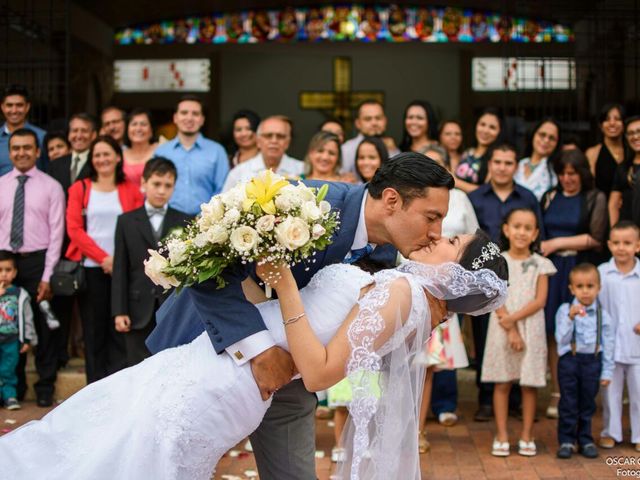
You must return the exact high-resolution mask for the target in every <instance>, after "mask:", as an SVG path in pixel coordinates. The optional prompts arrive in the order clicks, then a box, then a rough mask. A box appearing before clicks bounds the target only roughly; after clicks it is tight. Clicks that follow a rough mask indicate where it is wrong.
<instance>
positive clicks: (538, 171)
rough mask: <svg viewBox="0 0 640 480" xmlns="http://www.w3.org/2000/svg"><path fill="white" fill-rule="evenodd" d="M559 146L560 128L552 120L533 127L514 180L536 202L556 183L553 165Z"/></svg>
mask: <svg viewBox="0 0 640 480" xmlns="http://www.w3.org/2000/svg"><path fill="white" fill-rule="evenodd" d="M560 145H561V142H560V126H559V125H558V123H557V122H556V121H555V120H554V119H553V118H545V119H543V120H541V121H540V122H538V123H537V124H536V125H535V126H534V127H533V130H532V134H531V137H530V141H529V142H528V144H527V148H526V150H525V158H523V159H522V160H520V162H519V163H518V169H517V170H516V174H515V177H514V180H515V181H516V182H517V183H519V184H520V185H522V186H523V187H526V188H528V189H529V190H531V191H532V192H533V193H534V195H535V196H536V198H537V199H538V200H540V199H541V198H542V195H544V193H545V192H546V191H547V190H549V189H550V188H552V187H555V186H556V185H557V183H558V177H556V174H555V173H554V171H553V164H554V162H555V159H556V157H557V155H558V153H559V152H560Z"/></svg>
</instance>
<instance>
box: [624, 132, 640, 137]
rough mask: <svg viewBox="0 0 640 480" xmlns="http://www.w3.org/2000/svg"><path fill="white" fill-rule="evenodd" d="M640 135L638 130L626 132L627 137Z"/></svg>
mask: <svg viewBox="0 0 640 480" xmlns="http://www.w3.org/2000/svg"><path fill="white" fill-rule="evenodd" d="M633 137H640V130H629V131H628V132H627V138H633Z"/></svg>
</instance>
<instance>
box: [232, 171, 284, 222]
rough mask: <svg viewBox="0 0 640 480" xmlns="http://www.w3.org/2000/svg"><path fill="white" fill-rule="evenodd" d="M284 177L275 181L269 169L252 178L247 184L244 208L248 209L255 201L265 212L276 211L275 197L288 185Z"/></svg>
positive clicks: (271, 212)
mask: <svg viewBox="0 0 640 480" xmlns="http://www.w3.org/2000/svg"><path fill="white" fill-rule="evenodd" d="M288 184H289V182H287V181H286V180H284V179H281V180H278V181H274V178H273V173H272V172H271V170H267V171H266V172H264V173H263V174H261V175H259V176H256V177H254V178H252V179H251V181H250V182H249V183H248V184H247V187H246V192H247V199H246V200H245V201H244V203H243V205H242V208H243V209H244V210H245V211H248V210H249V209H250V208H251V207H252V206H253V204H254V203H257V204H258V205H260V208H261V209H262V211H263V212H265V213H268V214H271V215H273V214H275V213H276V205H275V203H274V202H273V199H274V197H275V196H276V194H277V193H278V192H279V191H280V189H281V188H282V187H284V186H286V185H288Z"/></svg>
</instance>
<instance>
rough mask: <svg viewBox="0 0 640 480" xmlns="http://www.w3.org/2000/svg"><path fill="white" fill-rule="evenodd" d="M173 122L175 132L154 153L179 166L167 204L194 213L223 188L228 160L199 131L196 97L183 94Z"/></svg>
mask: <svg viewBox="0 0 640 480" xmlns="http://www.w3.org/2000/svg"><path fill="white" fill-rule="evenodd" d="M173 123H175V124H176V127H177V128H178V135H177V136H176V138H174V139H173V140H171V141H169V142H166V143H163V144H162V145H160V146H159V147H158V148H157V149H156V151H155V156H160V157H164V158H168V159H169V160H171V161H172V162H173V163H174V164H175V166H176V168H177V170H178V181H177V182H176V188H175V191H174V193H173V197H171V201H170V202H169V205H170V206H171V207H172V208H175V209H176V210H180V211H182V212H185V213H188V214H190V215H196V214H198V213H200V205H201V204H202V203H206V202H208V201H209V200H210V199H211V197H212V196H214V195H216V194H217V193H220V191H221V190H222V185H223V184H224V181H225V179H226V177H227V174H228V173H229V160H228V158H227V152H225V150H224V148H223V147H222V146H221V145H220V144H219V143H217V142H214V141H213V140H209V139H208V138H205V137H204V136H203V135H202V134H201V133H200V129H201V128H202V125H203V124H204V113H203V108H202V102H201V101H200V100H199V99H198V98H197V97H195V96H193V95H185V96H183V97H182V99H181V100H180V101H179V102H178V106H177V107H176V112H175V113H174V114H173Z"/></svg>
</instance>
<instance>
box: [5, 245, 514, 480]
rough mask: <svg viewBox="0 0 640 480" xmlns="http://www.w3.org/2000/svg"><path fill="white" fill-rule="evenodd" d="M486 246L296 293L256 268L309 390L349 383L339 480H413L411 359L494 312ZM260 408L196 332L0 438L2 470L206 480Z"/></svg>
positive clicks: (265, 312) (496, 261)
mask: <svg viewBox="0 0 640 480" xmlns="http://www.w3.org/2000/svg"><path fill="white" fill-rule="evenodd" d="M491 245H493V244H490V242H488V239H487V237H486V236H484V235H475V236H465V237H456V238H454V239H446V238H442V239H441V240H439V241H437V242H434V243H433V244H432V245H430V246H429V247H426V248H425V249H422V250H419V251H416V252H414V254H412V256H411V258H412V260H414V261H409V262H406V263H405V264H404V265H402V266H400V267H398V268H397V269H393V270H386V271H382V272H379V273H378V274H376V275H375V276H372V275H370V274H368V273H365V272H363V271H361V270H359V269H358V268H357V267H354V266H351V265H344V264H336V265H331V266H328V267H325V268H323V269H322V270H320V271H319V272H318V273H317V274H316V275H315V276H314V277H313V279H312V280H311V282H310V283H309V284H308V285H307V287H305V288H304V289H302V290H301V291H298V287H297V286H296V283H295V280H293V277H292V276H291V273H290V271H289V270H288V269H286V268H276V267H273V266H271V265H264V266H261V267H258V273H259V274H260V275H262V276H263V277H264V278H265V279H269V278H273V273H274V271H275V272H277V273H278V275H279V277H280V278H279V280H278V282H277V283H276V284H275V285H274V288H275V289H276V291H277V293H278V297H279V300H278V301H268V302H265V303H262V304H260V305H259V306H258V308H259V309H260V312H261V314H262V316H263V318H264V321H265V324H266V326H267V328H268V329H269V331H270V333H271V335H272V336H273V337H274V339H275V340H276V344H277V345H279V346H281V347H283V348H287V349H289V350H290V351H291V354H292V356H293V359H294V361H295V363H296V366H297V369H298V371H299V372H300V373H301V375H302V377H303V380H304V382H305V385H306V387H307V388H308V389H309V390H313V391H315V390H322V389H324V388H327V387H328V386H330V385H332V384H334V383H336V382H337V381H338V380H340V379H341V378H343V377H344V376H345V373H346V375H347V376H348V377H349V378H350V379H352V386H353V391H354V399H353V401H352V404H351V414H352V425H351V426H348V428H347V433H346V435H347V441H346V442H345V445H346V446H347V447H348V451H347V457H348V461H347V462H345V463H344V464H342V472H343V474H344V478H349V477H350V478H351V479H360V478H362V479H379V480H382V479H388V478H408V479H416V480H417V479H419V478H420V463H419V458H418V451H417V442H416V441H417V424H418V420H417V411H418V406H419V402H420V392H421V391H422V384H421V381H422V379H424V369H423V368H422V367H420V366H419V365H412V363H413V362H412V360H411V359H412V358H413V357H414V356H415V354H416V353H417V352H418V351H420V350H421V348H422V346H423V345H424V342H425V341H426V339H427V335H428V332H429V331H430V329H431V321H432V320H431V319H432V318H433V321H436V322H437V321H439V320H440V319H441V317H442V315H443V314H445V313H446V310H447V309H449V310H457V311H465V312H466V311H473V312H474V313H475V312H477V311H480V312H486V311H490V310H493V309H495V308H497V307H498V306H499V305H501V304H502V302H503V301H504V296H505V293H506V282H505V279H506V277H507V271H506V265H505V264H504V260H503V259H502V257H500V256H499V255H492V254H491V252H493V248H492V247H491ZM494 247H495V246H494ZM478 259H481V264H478V263H477V261H478ZM452 261H458V262H460V264H456V263H450V262H452ZM419 262H422V263H419ZM443 262H449V263H443ZM461 265H462V266H461ZM472 265H475V267H477V268H475V269H474V268H472ZM472 270H473V271H472ZM438 299H440V300H438ZM445 301H446V303H445ZM430 312H433V317H432V316H431V314H430ZM283 319H284V320H283ZM324 345H326V347H325V346H324ZM367 372H379V374H380V375H379V376H378V378H380V379H381V380H380V385H379V386H378V388H379V390H380V391H381V392H382V393H381V394H380V396H374V395H371V392H372V391H373V390H374V389H373V388H372V386H370V385H367V379H369V378H372V376H371V375H368V374H367ZM269 405H270V400H267V401H263V400H262V399H261V396H260V392H259V390H258V387H257V386H256V383H255V380H254V379H253V376H252V374H251V367H250V366H249V364H248V363H247V364H245V365H243V366H237V365H236V364H235V362H234V361H233V360H232V359H231V358H230V357H229V356H228V355H226V354H222V355H217V354H216V353H215V351H214V349H213V347H212V345H211V342H210V341H209V338H208V336H207V334H206V333H203V334H202V335H200V336H199V337H198V338H197V339H195V340H194V341H193V342H191V343H190V344H188V345H183V346H180V347H177V348H172V349H168V350H165V351H162V352H160V353H158V354H156V355H154V356H152V357H151V358H149V359H147V360H145V361H144V362H142V363H140V364H138V365H136V366H134V367H131V368H128V369H126V370H122V371H120V372H119V373H117V374H114V375H112V376H110V377H107V378H105V379H104V380H102V381H100V382H96V383H93V384H91V385H89V386H87V387H85V388H84V389H82V390H81V391H80V392H78V393H77V394H76V395H74V396H73V397H71V398H70V399H68V400H67V401H65V402H64V403H63V404H62V405H60V406H59V407H57V408H56V409H54V410H53V411H52V412H50V413H49V414H48V415H46V416H45V417H44V418H43V419H42V420H40V421H35V422H30V423H28V424H26V425H24V426H23V427H21V428H19V429H17V430H15V431H14V432H11V433H9V434H7V435H5V436H4V437H1V438H0V465H2V470H1V472H2V475H3V476H4V477H3V478H11V479H31V478H47V479H50V480H53V479H61V480H62V479H70V478H72V479H74V480H83V479H86V480H89V479H91V480H96V479H114V478H118V479H120V478H122V479H129V478H131V479H138V478H153V479H185V480H187V479H189V480H191V479H202V480H205V479H206V480H208V479H210V478H211V476H212V474H213V472H214V470H215V466H216V464H217V462H218V460H219V459H220V457H221V456H222V455H223V454H224V453H225V452H226V451H227V450H229V449H230V448H232V447H233V446H234V445H236V444H237V443H238V442H239V441H240V440H242V439H243V438H245V437H246V436H247V435H248V434H249V433H251V432H252V431H253V430H254V429H255V428H256V427H257V426H258V425H259V423H260V421H261V419H262V417H263V415H264V413H265V412H266V410H267V408H268V407H269ZM372 427H373V429H372Z"/></svg>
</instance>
